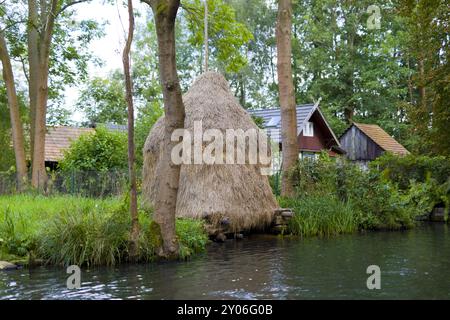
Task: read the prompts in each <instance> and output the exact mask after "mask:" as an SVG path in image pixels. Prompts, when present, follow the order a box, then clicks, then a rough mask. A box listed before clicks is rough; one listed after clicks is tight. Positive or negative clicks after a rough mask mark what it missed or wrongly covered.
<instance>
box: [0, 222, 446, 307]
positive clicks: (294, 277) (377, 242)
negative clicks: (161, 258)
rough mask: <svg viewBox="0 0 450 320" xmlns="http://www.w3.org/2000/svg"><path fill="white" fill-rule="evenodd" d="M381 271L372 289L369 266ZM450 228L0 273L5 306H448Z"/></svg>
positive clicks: (250, 240)
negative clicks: (70, 283) (211, 302)
mask: <svg viewBox="0 0 450 320" xmlns="http://www.w3.org/2000/svg"><path fill="white" fill-rule="evenodd" d="M369 265H378V266H379V267H380V269H381V290H368V289H367V286H366V281H367V277H368V276H369V275H368V274H367V273H366V270H367V267H368V266H369ZM449 265H450V228H449V226H448V225H445V224H441V223H433V224H431V223H426V224H423V225H421V226H418V227H417V228H414V229H410V230H404V231H398V232H382V231H378V232H370V231H369V232H365V233H354V234H344V235H338V236H332V237H330V238H320V237H309V238H303V239H302V240H301V241H300V239H299V238H297V237H279V236H271V235H251V236H249V237H246V238H244V239H243V240H241V241H232V240H229V241H226V242H225V243H221V244H219V243H211V244H210V245H208V246H207V249H206V251H205V252H204V253H201V254H198V255H196V256H195V257H194V258H193V259H189V260H188V261H183V262H157V263H150V264H121V265H117V266H115V267H105V266H99V267H91V268H87V267H83V268H82V273H81V288H80V289H74V290H69V289H67V287H66V281H67V277H68V276H69V275H68V274H66V269H65V268H61V267H52V266H47V267H38V268H33V269H29V270H28V269H23V270H13V271H9V272H3V273H0V299H356V298H359V299H450V278H449V277H448V266H449Z"/></svg>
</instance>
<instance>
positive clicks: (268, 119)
mask: <svg viewBox="0 0 450 320" xmlns="http://www.w3.org/2000/svg"><path fill="white" fill-rule="evenodd" d="M296 110H297V139H298V152H299V158H316V157H317V155H318V154H319V153H320V152H322V151H324V150H325V151H326V152H328V154H329V155H330V156H336V155H338V154H343V153H344V151H343V150H342V149H341V147H340V143H339V140H338V139H337V138H336V136H335V134H334V132H333V130H332V129H331V127H330V126H329V125H328V122H327V120H326V119H325V117H324V115H323V113H322V111H321V110H320V108H319V105H318V104H305V105H299V106H297V108H296ZM247 111H248V112H249V113H250V114H251V115H252V116H254V117H260V118H262V120H263V125H264V128H265V130H266V133H267V135H268V136H269V137H270V138H271V139H272V141H274V142H276V143H279V144H280V149H281V148H282V141H281V111H280V109H279V108H277V109H260V110H247Z"/></svg>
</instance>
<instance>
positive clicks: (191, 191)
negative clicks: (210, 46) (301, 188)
mask: <svg viewBox="0 0 450 320" xmlns="http://www.w3.org/2000/svg"><path fill="white" fill-rule="evenodd" d="M183 101H184V105H185V109H186V118H185V129H188V130H190V132H191V133H193V127H194V121H200V120H201V121H202V127H203V131H204V130H206V129H219V130H220V131H221V132H223V133H224V135H225V130H226V129H242V130H244V131H246V130H247V129H250V128H253V129H257V126H256V125H255V123H254V121H253V120H252V119H251V117H250V116H249V114H248V113H247V112H246V111H245V110H244V109H243V108H242V107H241V106H240V105H239V103H238V102H237V100H236V98H235V97H234V95H233V94H232V92H231V90H230V88H229V85H228V82H227V81H226V80H225V78H224V77H223V76H222V75H220V74H218V73H215V72H207V73H204V74H203V75H201V76H200V77H198V78H197V79H196V80H195V82H194V83H193V85H192V87H191V88H190V89H189V91H188V92H187V93H186V94H185V95H184V96H183ZM163 132H164V117H162V118H161V119H159V120H158V121H157V122H156V124H155V125H154V126H153V128H152V130H151V131H150V134H149V136H148V137H147V140H146V143H145V147H144V169H143V194H144V199H145V201H146V202H147V203H149V204H153V203H154V200H155V197H156V192H157V188H156V186H157V177H155V169H156V166H157V162H158V161H159V159H160V151H161V147H162V141H163ZM192 136H193V134H192ZM203 146H204V145H203ZM261 167H262V165H260V164H248V162H246V164H209V165H208V164H182V165H181V171H180V185H179V191H178V199H177V212H176V215H177V217H187V218H199V219H205V220H206V221H207V222H208V224H209V230H210V233H217V230H220V229H222V230H223V229H225V230H227V232H240V231H245V230H255V229H259V230H261V229H264V228H266V227H268V226H269V225H270V224H271V223H272V220H273V217H274V210H275V209H277V208H278V205H277V202H276V200H275V198H274V196H273V194H272V190H271V187H270V185H269V181H268V177H267V176H265V175H262V174H261V170H260V169H261ZM224 226H225V228H224Z"/></svg>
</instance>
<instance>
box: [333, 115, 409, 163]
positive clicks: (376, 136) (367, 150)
mask: <svg viewBox="0 0 450 320" xmlns="http://www.w3.org/2000/svg"><path fill="white" fill-rule="evenodd" d="M339 141H340V143H341V146H342V149H344V150H345V152H346V156H347V158H348V159H349V160H351V161H355V162H358V163H360V164H361V165H362V166H363V167H366V166H367V164H368V162H370V161H372V160H374V159H376V158H378V157H379V156H381V155H382V154H383V153H385V152H391V153H394V154H397V155H407V154H409V151H408V150H406V148H405V147H404V146H402V145H401V144H400V143H398V142H397V141H396V140H395V139H394V138H393V137H391V136H390V135H389V134H388V133H387V132H386V131H384V130H383V129H382V128H380V127H379V126H377V125H376V124H363V123H353V124H352V125H351V126H350V127H349V128H347V130H345V131H344V133H343V134H342V135H341V137H340V138H339Z"/></svg>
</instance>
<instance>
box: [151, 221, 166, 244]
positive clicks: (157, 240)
mask: <svg viewBox="0 0 450 320" xmlns="http://www.w3.org/2000/svg"><path fill="white" fill-rule="evenodd" d="M149 240H150V246H151V247H153V248H155V249H157V248H159V247H161V246H162V244H163V239H162V235H161V227H160V225H159V224H158V223H156V222H155V221H152V222H151V223H150V226H149Z"/></svg>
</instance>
